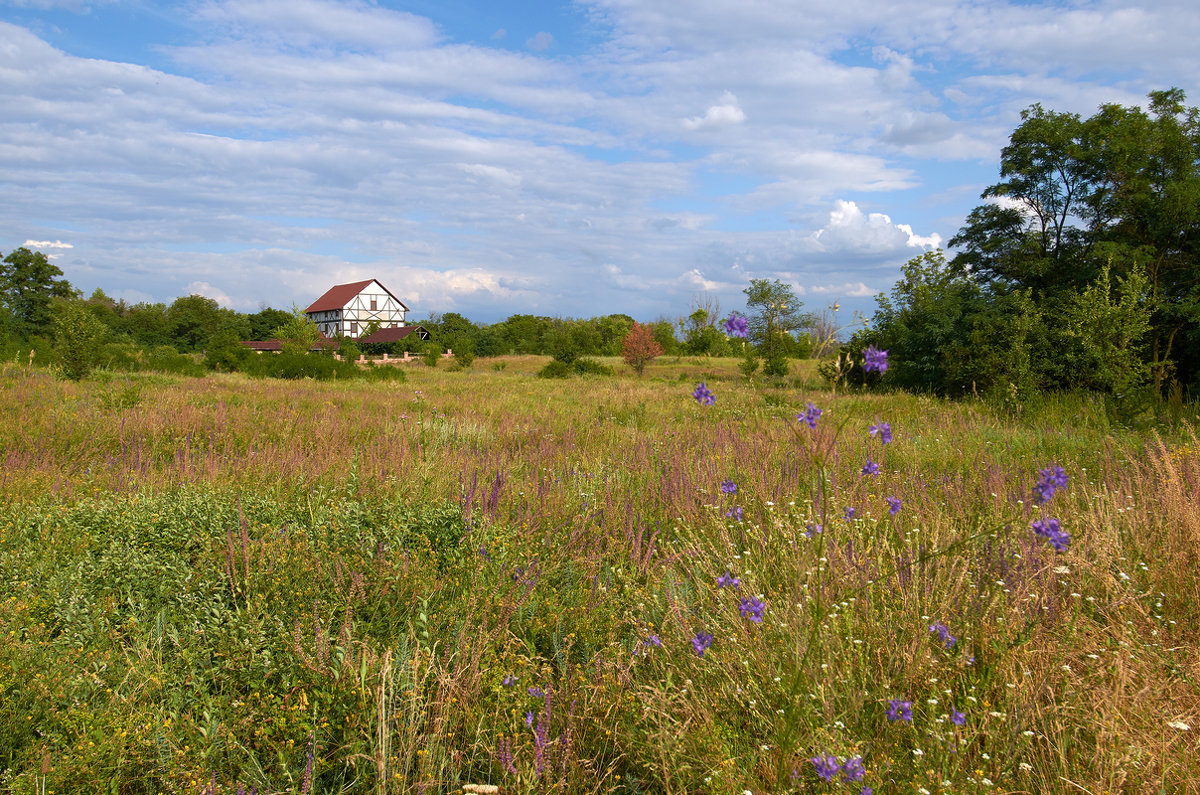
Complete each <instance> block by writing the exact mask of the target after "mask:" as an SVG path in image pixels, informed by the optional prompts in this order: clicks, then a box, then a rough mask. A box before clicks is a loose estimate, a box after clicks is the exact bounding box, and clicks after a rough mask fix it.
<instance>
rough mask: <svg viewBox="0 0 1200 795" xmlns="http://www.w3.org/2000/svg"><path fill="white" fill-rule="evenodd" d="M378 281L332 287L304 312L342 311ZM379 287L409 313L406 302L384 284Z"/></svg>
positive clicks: (371, 280)
mask: <svg viewBox="0 0 1200 795" xmlns="http://www.w3.org/2000/svg"><path fill="white" fill-rule="evenodd" d="M377 281H378V280H376V279H367V280H366V281H362V282H350V283H349V284H335V285H334V286H333V287H330V288H329V289H328V290H326V291H325V294H324V295H323V296H321V297H320V298H318V299H317V300H316V301H313V303H312V306H310V307H309V308H308V309H305V310H304V311H305V312H328V311H331V310H333V309H341V308H342V307H344V306H345V305H346V304H348V303H350V299H351V298H353V297H354V296H356V295H358V294H359V293H361V292H362V291H363V290H364V289H366V287H367V285H368V284H370V283H371V282H377ZM379 286H380V287H381V288H382V289H383V291H384V292H385V293H387V294H388V295H390V296H392V298H393V299H394V300H395V301H396V303H398V304H400V306H403V307H404V310H405V311H408V307H407V306H404V302H403V301H401V300H400V299H399V298H396V296H395V295H393V294H392V291H391V290H389V289H388V288H386V287H384V286H383V284H382V283H381V284H379Z"/></svg>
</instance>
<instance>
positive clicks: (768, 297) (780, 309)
mask: <svg viewBox="0 0 1200 795" xmlns="http://www.w3.org/2000/svg"><path fill="white" fill-rule="evenodd" d="M743 292H744V293H745V294H746V307H747V309H748V310H749V316H748V318H747V320H748V321H749V326H750V335H749V339H750V341H751V342H753V343H754V345H755V346H757V348H758V354H759V356H761V357H762V359H763V373H764V374H766V375H775V376H783V375H786V374H787V371H788V365H787V356H788V350H789V348H790V347H792V344H793V343H794V339H792V335H793V334H794V333H795V332H797V331H799V330H801V329H802V328H803V327H804V326H805V325H806V324H807V323H808V318H807V316H806V315H804V314H803V313H802V312H801V311H800V308H801V306H802V304H801V302H800V300H799V299H798V298H796V294H795V293H794V292H793V291H792V288H791V286H790V285H787V284H784V283H783V282H781V281H779V280H778V279H775V280H767V279H751V280H750V286H749V287H747V288H746V289H745V290H744V291H743Z"/></svg>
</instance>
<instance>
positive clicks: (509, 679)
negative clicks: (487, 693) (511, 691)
mask: <svg viewBox="0 0 1200 795" xmlns="http://www.w3.org/2000/svg"><path fill="white" fill-rule="evenodd" d="M516 683H517V677H515V676H513V675H512V674H509V675H508V676H506V677H504V681H503V682H501V684H503V685H504V686H505V687H512V686H513V685H515V684H516Z"/></svg>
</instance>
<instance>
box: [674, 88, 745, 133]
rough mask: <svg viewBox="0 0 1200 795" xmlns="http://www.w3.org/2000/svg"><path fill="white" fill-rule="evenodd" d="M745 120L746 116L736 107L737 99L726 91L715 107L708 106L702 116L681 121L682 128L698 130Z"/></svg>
mask: <svg viewBox="0 0 1200 795" xmlns="http://www.w3.org/2000/svg"><path fill="white" fill-rule="evenodd" d="M745 120H746V114H745V113H744V112H743V111H742V109H741V108H740V107H738V101H737V97H735V96H734V95H733V94H731V93H729V92H728V91H726V92H725V93H724V94H722V95H721V99H720V100H719V101H718V104H716V105H710V106H709V108H708V110H707V111H705V112H704V115H703V116H693V117H692V118H690V119H684V120H683V126H684V127H685V128H687V129H689V130H699V129H702V128H704V127H723V126H725V125H729V124H741V123H742V122H744V121H745Z"/></svg>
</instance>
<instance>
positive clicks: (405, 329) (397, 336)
mask: <svg viewBox="0 0 1200 795" xmlns="http://www.w3.org/2000/svg"><path fill="white" fill-rule="evenodd" d="M414 331H415V332H417V336H418V337H420V338H421V339H423V340H427V339H429V332H428V331H426V330H425V327H424V326H399V327H397V328H381V329H379V330H378V331H376V332H375V333H374V334H372V335H371V336H369V337H363V338H362V339H360V340H359V342H371V343H375V342H399V341H400V340H402V339H404V338H405V337H407V336H408V335H409V334H412V333H413V332H414Z"/></svg>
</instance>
